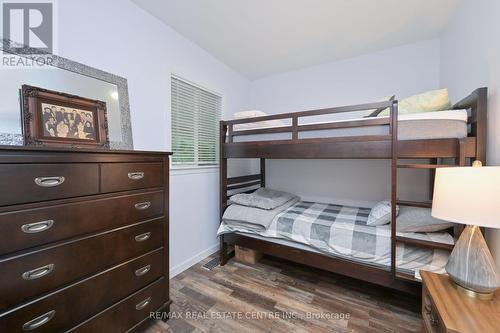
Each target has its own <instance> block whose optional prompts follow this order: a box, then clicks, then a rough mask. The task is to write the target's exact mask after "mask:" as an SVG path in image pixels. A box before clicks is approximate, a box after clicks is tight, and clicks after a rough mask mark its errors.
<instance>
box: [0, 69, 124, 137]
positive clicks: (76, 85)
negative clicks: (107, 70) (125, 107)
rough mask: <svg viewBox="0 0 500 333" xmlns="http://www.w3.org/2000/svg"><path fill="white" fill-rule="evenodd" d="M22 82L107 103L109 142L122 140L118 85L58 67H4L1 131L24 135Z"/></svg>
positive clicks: (0, 86)
mask: <svg viewBox="0 0 500 333" xmlns="http://www.w3.org/2000/svg"><path fill="white" fill-rule="evenodd" d="M23 84H27V85H31V86H35V87H43V89H49V90H55V91H59V92H64V93H67V94H72V95H77V96H80V97H85V98H90V99H96V100H100V101H103V102H105V103H106V107H107V114H108V126H109V139H110V141H120V140H121V136H122V134H121V124H120V107H119V103H118V102H119V101H118V98H119V96H118V89H117V87H116V85H114V84H111V83H108V82H104V81H99V80H96V79H94V78H91V77H87V76H83V75H79V74H76V73H72V72H69V71H66V70H64V69H59V68H51V69H14V70H5V71H3V72H2V76H1V78H0V101H2V102H1V104H0V119H2V122H0V132H1V133H12V134H22V123H21V112H20V105H21V104H22V103H21V97H20V94H19V89H20V88H21V86H22V85H23Z"/></svg>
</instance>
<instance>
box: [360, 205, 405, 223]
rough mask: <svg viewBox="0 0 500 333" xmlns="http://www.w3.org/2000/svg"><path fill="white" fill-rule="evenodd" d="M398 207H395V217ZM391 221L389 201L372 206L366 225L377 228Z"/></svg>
mask: <svg viewBox="0 0 500 333" xmlns="http://www.w3.org/2000/svg"><path fill="white" fill-rule="evenodd" d="M398 211H399V207H398V206H396V215H397V214H398ZM390 221H391V203H390V202H389V201H380V202H377V203H376V204H375V206H373V208H372V210H371V211H370V214H369V215H368V220H367V221H366V224H367V225H370V226H378V225H384V224H387V223H389V222H390Z"/></svg>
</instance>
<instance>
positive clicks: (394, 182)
mask: <svg viewBox="0 0 500 333" xmlns="http://www.w3.org/2000/svg"><path fill="white" fill-rule="evenodd" d="M390 130H391V147H392V149H391V150H392V152H391V274H392V277H393V279H395V278H396V204H397V193H398V101H393V102H392V106H391V119H390Z"/></svg>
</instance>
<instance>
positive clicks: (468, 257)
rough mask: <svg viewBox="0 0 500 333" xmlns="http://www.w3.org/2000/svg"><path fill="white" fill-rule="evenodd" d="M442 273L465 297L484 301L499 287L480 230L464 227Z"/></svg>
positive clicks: (498, 280)
mask: <svg viewBox="0 0 500 333" xmlns="http://www.w3.org/2000/svg"><path fill="white" fill-rule="evenodd" d="M446 272H447V273H448V275H449V276H450V278H451V280H453V281H454V282H455V283H456V284H457V285H458V286H460V287H461V288H463V289H465V292H466V294H468V295H475V296H480V297H477V298H479V299H487V298H488V297H489V296H481V295H488V294H492V293H494V292H495V290H496V289H497V288H498V287H499V286H500V276H499V275H498V273H497V270H496V265H495V262H494V261H493V258H492V256H491V253H490V250H489V249H488V246H487V245H486V241H485V240H484V238H483V234H482V233H481V230H480V229H479V227H477V226H470V225H468V226H467V227H466V228H465V230H464V231H463V232H462V235H461V236H460V238H459V239H458V241H457V243H456V245H455V247H454V248H453V251H452V253H451V255H450V258H449V259H448V263H447V264H446Z"/></svg>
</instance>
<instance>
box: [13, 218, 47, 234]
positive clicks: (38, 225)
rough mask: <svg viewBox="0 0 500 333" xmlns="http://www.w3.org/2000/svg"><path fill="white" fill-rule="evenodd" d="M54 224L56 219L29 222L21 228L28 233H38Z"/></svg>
mask: <svg viewBox="0 0 500 333" xmlns="http://www.w3.org/2000/svg"><path fill="white" fill-rule="evenodd" d="M53 224H54V220H47V221H40V222H35V223H27V224H23V225H22V226H21V230H22V231H23V232H24V233H26V234H36V233H37V232H42V231H45V230H48V229H50V228H51V227H52V225H53Z"/></svg>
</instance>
